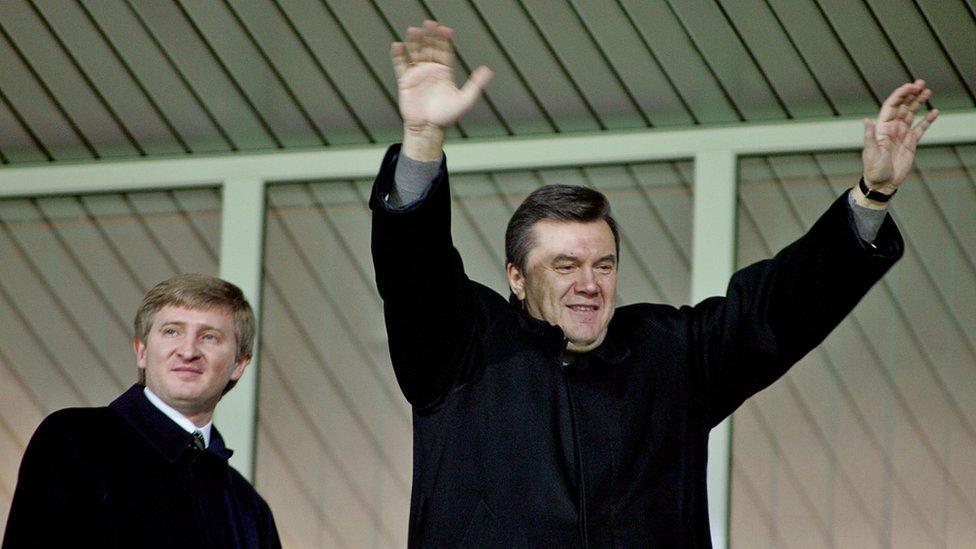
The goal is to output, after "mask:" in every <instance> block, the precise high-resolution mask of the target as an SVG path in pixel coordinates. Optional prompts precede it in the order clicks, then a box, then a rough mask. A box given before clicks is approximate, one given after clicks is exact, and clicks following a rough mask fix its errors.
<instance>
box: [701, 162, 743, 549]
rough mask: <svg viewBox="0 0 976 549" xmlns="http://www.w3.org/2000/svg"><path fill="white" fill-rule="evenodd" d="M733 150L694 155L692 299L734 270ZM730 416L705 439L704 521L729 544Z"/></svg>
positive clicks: (720, 285) (717, 539)
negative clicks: (706, 461)
mask: <svg viewBox="0 0 976 549" xmlns="http://www.w3.org/2000/svg"><path fill="white" fill-rule="evenodd" d="M736 160H737V159H736V155H735V153H734V152H732V151H730V150H718V151H701V152H699V153H698V154H696V155H695V183H694V191H695V196H694V213H693V216H694V224H693V226H692V227H693V229H692V231H693V232H692V263H691V300H692V302H694V303H698V302H699V301H701V300H703V299H705V298H707V297H710V296H713V295H724V294H725V288H726V286H727V285H728V282H729V278H730V277H731V276H732V273H733V271H734V269H735V234H736V219H735V214H736ZM731 450H732V420H731V419H726V420H725V421H723V422H722V423H720V424H719V425H718V426H716V427H715V428H714V429H712V432H711V435H710V437H709V441H708V520H709V522H710V524H711V529H712V545H713V546H714V547H715V548H716V549H725V548H727V547H728V544H729V486H730V482H731V477H732V475H731V473H732V470H731V465H732V460H731V457H732V455H731Z"/></svg>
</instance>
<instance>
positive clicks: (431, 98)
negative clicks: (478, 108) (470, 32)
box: [390, 21, 492, 131]
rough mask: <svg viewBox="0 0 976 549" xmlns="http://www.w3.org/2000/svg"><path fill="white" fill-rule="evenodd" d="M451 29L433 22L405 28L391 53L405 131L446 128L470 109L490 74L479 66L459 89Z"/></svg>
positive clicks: (486, 69) (485, 68)
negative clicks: (420, 26)
mask: <svg viewBox="0 0 976 549" xmlns="http://www.w3.org/2000/svg"><path fill="white" fill-rule="evenodd" d="M453 32H454V31H453V30H451V29H450V28H449V27H445V26H443V25H440V24H438V23H436V22H434V21H426V22H425V23H424V27H423V28H422V29H421V28H417V27H410V28H409V29H407V40H406V42H405V43H401V42H396V43H394V44H393V46H392V48H391V50H390V53H391V57H392V59H393V68H394V70H395V71H396V76H397V87H398V90H399V104H400V116H402V117H403V124H404V127H405V128H406V130H407V131H423V130H425V129H431V128H437V129H441V130H442V129H443V128H446V127H448V126H450V125H452V124H454V123H455V122H457V120H458V119H459V118H460V117H461V115H463V114H464V113H466V112H467V111H469V110H470V109H471V107H472V106H473V105H474V103H475V101H477V100H478V97H479V96H480V95H481V91H482V90H483V89H484V87H485V86H486V85H487V84H488V81H489V80H490V79H491V76H492V73H491V71H490V70H489V69H488V68H487V67H478V68H477V69H476V70H475V71H474V72H473V73H472V74H471V78H470V79H468V81H467V82H466V83H465V84H464V86H463V87H461V88H458V86H457V84H455V82H454V70H453V68H452V65H453V62H454V52H453V46H452V44H451V37H452V35H453Z"/></svg>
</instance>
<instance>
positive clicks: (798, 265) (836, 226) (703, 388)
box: [686, 193, 904, 426]
mask: <svg viewBox="0 0 976 549" xmlns="http://www.w3.org/2000/svg"><path fill="white" fill-rule="evenodd" d="M851 215H852V214H851V212H850V207H849V205H848V199H847V195H846V193H845V194H844V195H842V196H841V197H840V198H838V199H837V200H836V201H835V202H834V203H833V204H832V205H831V207H830V208H829V209H828V210H827V212H826V213H824V214H823V216H821V217H820V219H819V220H818V221H817V222H816V223H815V224H814V225H813V227H812V228H811V229H810V230H809V231H808V232H807V233H806V234H805V235H803V236H802V237H800V239H798V240H797V241H795V242H793V243H792V244H790V245H789V246H787V247H786V248H784V249H783V250H782V251H780V252H779V253H778V254H776V255H775V256H774V257H773V258H771V259H768V260H765V261H760V262H758V263H755V264H753V265H750V266H748V267H745V268H744V269H742V270H740V271H738V272H736V273H735V275H733V277H732V279H731V281H730V282H729V286H728V289H727V291H726V295H725V296H724V297H714V298H709V299H706V300H705V301H703V302H701V303H699V304H698V305H696V306H695V307H694V308H691V309H686V312H687V311H690V312H689V315H688V318H689V322H690V329H689V332H690V334H691V340H692V341H691V344H692V345H691V348H692V349H693V353H694V357H693V363H694V365H695V368H694V371H695V374H696V377H697V380H698V383H699V385H700V395H701V403H702V405H703V407H704V410H705V417H706V418H707V420H708V422H709V426H714V425H717V424H718V423H719V422H720V421H722V419H724V418H725V417H726V416H728V415H729V414H731V413H732V412H733V411H734V410H735V409H736V408H737V407H738V406H739V405H740V404H742V402H743V401H744V400H745V399H746V398H748V397H750V396H752V395H753V394H755V393H756V392H758V391H760V390H762V389H763V388H765V387H767V386H768V385H769V384H771V383H772V382H773V381H775V380H776V379H778V378H779V377H780V376H782V375H783V374H784V373H785V372H786V371H787V370H788V369H789V368H790V366H792V365H793V364H794V363H796V362H797V361H798V360H800V359H801V358H803V356H804V355H806V354H807V353H808V352H810V351H811V350H812V349H813V348H814V347H816V346H817V345H819V344H820V342H822V341H823V340H824V338H825V337H827V334H829V333H830V331H831V330H833V329H834V328H835V327H836V326H837V325H838V324H839V323H840V322H841V321H842V320H843V319H844V317H846V316H847V315H848V314H849V313H850V312H851V310H853V308H854V306H855V305H857V303H858V302H859V301H860V300H861V298H862V297H863V296H864V294H866V293H867V291H868V290H869V289H870V288H871V286H872V285H874V283H875V282H877V281H878V280H879V279H880V278H881V276H882V275H884V273H885V272H887V270H888V269H889V268H890V267H891V266H892V265H893V264H894V263H895V261H897V260H898V258H900V257H901V254H902V253H903V250H904V242H903V241H902V238H901V235H900V233H899V232H898V229H897V228H896V227H895V224H894V222H893V221H892V220H891V217H890V216H889V217H887V218H886V219H885V221H884V223H883V224H882V226H881V230H880V231H879V233H878V237H877V239H876V240H875V245H874V246H872V245H870V244H867V243H865V242H864V241H862V240H861V239H860V237H859V236H858V235H857V231H856V230H855V228H854V224H853V221H852V219H851Z"/></svg>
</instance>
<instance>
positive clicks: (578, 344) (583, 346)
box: [566, 334, 603, 353]
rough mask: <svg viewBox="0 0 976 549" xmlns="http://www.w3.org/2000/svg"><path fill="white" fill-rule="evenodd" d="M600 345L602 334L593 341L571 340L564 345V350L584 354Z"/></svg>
mask: <svg viewBox="0 0 976 549" xmlns="http://www.w3.org/2000/svg"><path fill="white" fill-rule="evenodd" d="M601 343H603V335H602V334H601V335H599V336H597V337H596V338H595V339H571V340H570V341H569V343H568V344H567V345H566V350H567V351H571V352H574V353H585V352H588V351H592V350H593V349H596V348H597V347H599V346H600V344H601Z"/></svg>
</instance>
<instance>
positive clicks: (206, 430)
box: [142, 387, 213, 446]
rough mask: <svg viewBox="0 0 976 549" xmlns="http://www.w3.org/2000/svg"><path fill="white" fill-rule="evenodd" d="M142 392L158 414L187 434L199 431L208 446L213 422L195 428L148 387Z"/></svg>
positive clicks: (187, 419)
mask: <svg viewBox="0 0 976 549" xmlns="http://www.w3.org/2000/svg"><path fill="white" fill-rule="evenodd" d="M142 392H144V393H145V394H146V398H148V399H149V402H151V403H152V404H153V406H155V407H156V408H159V411H160V412H162V413H164V414H166V417H168V418H170V419H172V420H173V421H175V422H176V424H177V425H179V426H180V427H182V428H183V430H185V431H186V432H187V433H190V434H193V433H194V432H196V431H200V432H201V433H202V434H203V443H204V444H205V445H206V446H210V427H211V426H212V425H213V420H210V421H208V422H207V424H206V425H204V426H203V427H197V426H196V425H194V424H193V422H192V421H190V420H189V418H187V417H186V416H184V415H183V414H181V413H180V411H179V410H177V409H176V408H173V407H172V406H170V405H169V404H166V403H165V402H163V399H161V398H159V397H158V396H156V393H154V392H152V390H150V389H149V387H143V389H142Z"/></svg>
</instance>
